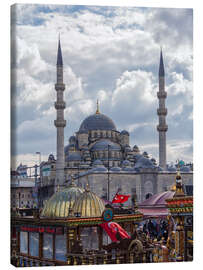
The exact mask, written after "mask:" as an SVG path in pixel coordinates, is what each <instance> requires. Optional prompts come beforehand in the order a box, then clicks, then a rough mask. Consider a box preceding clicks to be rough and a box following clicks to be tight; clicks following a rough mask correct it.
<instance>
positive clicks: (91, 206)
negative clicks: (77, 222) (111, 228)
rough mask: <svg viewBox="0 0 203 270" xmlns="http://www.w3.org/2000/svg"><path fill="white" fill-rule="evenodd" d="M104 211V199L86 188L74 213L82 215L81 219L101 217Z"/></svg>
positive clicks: (77, 202)
mask: <svg viewBox="0 0 203 270" xmlns="http://www.w3.org/2000/svg"><path fill="white" fill-rule="evenodd" d="M104 209H105V205H104V202H103V201H102V199H100V198H99V197H98V196H97V195H96V194H95V193H93V192H91V191H90V190H89V189H87V188H86V189H85V192H84V193H82V194H81V196H80V197H79V198H78V199H77V201H76V202H75V204H74V206H73V213H80V216H81V217H101V215H102V213H103V211H104Z"/></svg>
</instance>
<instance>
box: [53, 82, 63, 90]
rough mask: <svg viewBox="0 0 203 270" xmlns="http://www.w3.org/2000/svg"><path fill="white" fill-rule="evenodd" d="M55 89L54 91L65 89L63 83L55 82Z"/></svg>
mask: <svg viewBox="0 0 203 270" xmlns="http://www.w3.org/2000/svg"><path fill="white" fill-rule="evenodd" d="M55 90H56V91H58V90H61V91H64V90H65V84H64V83H56V84H55Z"/></svg>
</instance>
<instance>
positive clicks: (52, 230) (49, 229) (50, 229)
mask: <svg viewBox="0 0 203 270" xmlns="http://www.w3.org/2000/svg"><path fill="white" fill-rule="evenodd" d="M20 231H24V232H38V233H51V234H64V228H63V227H44V226H40V227H37V226H36V227H35V226H27V225H24V226H21V227H20Z"/></svg>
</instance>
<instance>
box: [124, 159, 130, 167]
mask: <svg viewBox="0 0 203 270" xmlns="http://www.w3.org/2000/svg"><path fill="white" fill-rule="evenodd" d="M122 166H123V167H127V166H130V161H129V160H127V159H125V160H123V162H122Z"/></svg>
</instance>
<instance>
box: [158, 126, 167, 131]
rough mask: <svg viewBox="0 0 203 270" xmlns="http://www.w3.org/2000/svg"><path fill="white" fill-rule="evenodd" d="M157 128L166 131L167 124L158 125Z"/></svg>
mask: <svg viewBox="0 0 203 270" xmlns="http://www.w3.org/2000/svg"><path fill="white" fill-rule="evenodd" d="M157 130H158V131H163V132H166V131H167V130H168V126H167V125H158V126H157Z"/></svg>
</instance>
